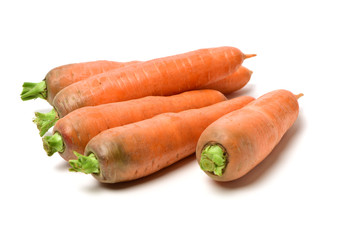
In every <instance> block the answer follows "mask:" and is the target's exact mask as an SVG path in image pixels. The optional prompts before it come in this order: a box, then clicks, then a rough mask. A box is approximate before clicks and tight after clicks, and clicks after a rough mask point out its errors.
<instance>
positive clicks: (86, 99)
mask: <svg viewBox="0 0 340 240" xmlns="http://www.w3.org/2000/svg"><path fill="white" fill-rule="evenodd" d="M252 56H254V55H244V54H243V53H242V52H241V51H240V50H238V49H237V48H233V47H220V48H210V49H201V50H197V51H193V52H189V53H184V54H179V55H175V56H170V57H165V58H160V59H154V60H150V61H147V62H143V63H139V64H134V65H130V66H127V67H124V68H121V69H120V70H114V71H109V72H106V73H102V74H99V75H96V76H93V77H90V78H87V79H85V80H83V81H81V82H76V83H74V84H72V85H70V86H68V87H66V88H64V89H63V90H61V91H60V92H59V93H58V94H57V95H56V96H55V98H54V100H53V105H54V107H55V109H56V111H57V112H58V114H59V116H65V115H66V114H68V113H70V112H72V111H73V110H75V109H78V108H81V107H85V106H95V105H100V104H104V103H111V102H119V101H126V100H130V99H135V98H141V97H145V96H155V95H158V96H168V95H173V94H177V93H181V92H184V91H188V90H194V89H198V88H200V87H202V86H203V85H205V84H208V83H210V82H214V81H217V80H218V79H221V78H222V77H225V76H227V75H229V74H231V73H232V72H234V71H236V69H237V68H238V67H239V66H240V65H241V64H242V62H243V60H244V59H245V58H247V57H252Z"/></svg>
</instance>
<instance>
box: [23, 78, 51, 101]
mask: <svg viewBox="0 0 340 240" xmlns="http://www.w3.org/2000/svg"><path fill="white" fill-rule="evenodd" d="M22 87H23V89H22V92H21V94H20V97H21V99H22V100H23V101H27V100H31V99H36V98H42V99H46V98H47V88H46V82H45V81H41V82H39V83H31V82H24V84H23V85H22Z"/></svg>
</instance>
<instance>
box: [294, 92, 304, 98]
mask: <svg viewBox="0 0 340 240" xmlns="http://www.w3.org/2000/svg"><path fill="white" fill-rule="evenodd" d="M302 96H304V94H303V93H299V94H295V97H296V99H299V98H300V97H302Z"/></svg>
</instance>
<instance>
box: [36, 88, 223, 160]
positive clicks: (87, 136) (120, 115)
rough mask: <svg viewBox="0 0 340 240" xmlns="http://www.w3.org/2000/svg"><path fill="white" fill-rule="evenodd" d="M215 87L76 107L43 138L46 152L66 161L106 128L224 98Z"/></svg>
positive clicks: (196, 106) (199, 105) (199, 106)
mask: <svg viewBox="0 0 340 240" xmlns="http://www.w3.org/2000/svg"><path fill="white" fill-rule="evenodd" d="M225 100H226V97H225V96H224V95H223V94H222V93H220V92H218V91H216V90H208V89H207V90H196V91H190V92H184V93H181V94H178V95H173V96H169V97H161V96H149V97H144V98H139V99H134V100H129V101H124V102H117V103H108V104H103V105H99V106H93V107H84V108H80V109H77V110H75V111H73V112H71V113H70V114H68V115H66V116H65V117H63V118H61V119H60V120H58V121H57V124H56V125H55V127H54V129H53V133H54V134H53V136H46V137H44V138H43V142H44V148H45V150H46V152H47V153H48V155H49V156H50V155H52V154H53V153H54V152H56V151H58V152H59V153H60V155H61V156H62V157H63V158H64V159H65V160H69V159H71V158H74V157H75V156H74V154H73V151H77V152H78V153H81V154H83V153H84V149H85V146H86V144H87V143H88V142H89V141H90V140H91V139H92V138H93V137H94V136H96V135H97V134H99V133H100V132H102V131H104V130H107V129H109V128H113V127H117V126H122V125H126V124H129V123H133V122H137V121H141V120H144V119H147V118H151V117H153V116H155V115H158V114H161V113H165V112H180V111H183V110H187V109H192V108H201V107H204V106H209V105H212V104H214V103H218V102H221V101H225Z"/></svg>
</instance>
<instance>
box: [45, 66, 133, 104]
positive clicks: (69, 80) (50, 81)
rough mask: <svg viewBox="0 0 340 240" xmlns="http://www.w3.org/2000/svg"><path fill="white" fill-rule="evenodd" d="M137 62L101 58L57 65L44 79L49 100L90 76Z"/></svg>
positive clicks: (51, 100)
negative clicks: (99, 59)
mask: <svg viewBox="0 0 340 240" xmlns="http://www.w3.org/2000/svg"><path fill="white" fill-rule="evenodd" d="M135 63H138V61H131V62H114V61H105V60H101V61H93V62H83V63H72V64H67V65H63V66H59V67H56V68H54V69H52V70H50V71H49V72H48V73H47V74H46V76H45V79H44V80H45V82H46V88H47V101H48V102H49V103H50V104H52V103H53V99H54V97H55V95H56V94H57V93H58V92H60V91H61V90H62V89H64V88H65V87H67V86H69V85H71V84H73V83H75V82H79V81H82V80H84V79H86V78H88V77H91V76H94V75H97V74H100V73H103V72H107V71H110V70H114V69H118V68H121V67H125V66H128V65H131V64H135Z"/></svg>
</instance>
